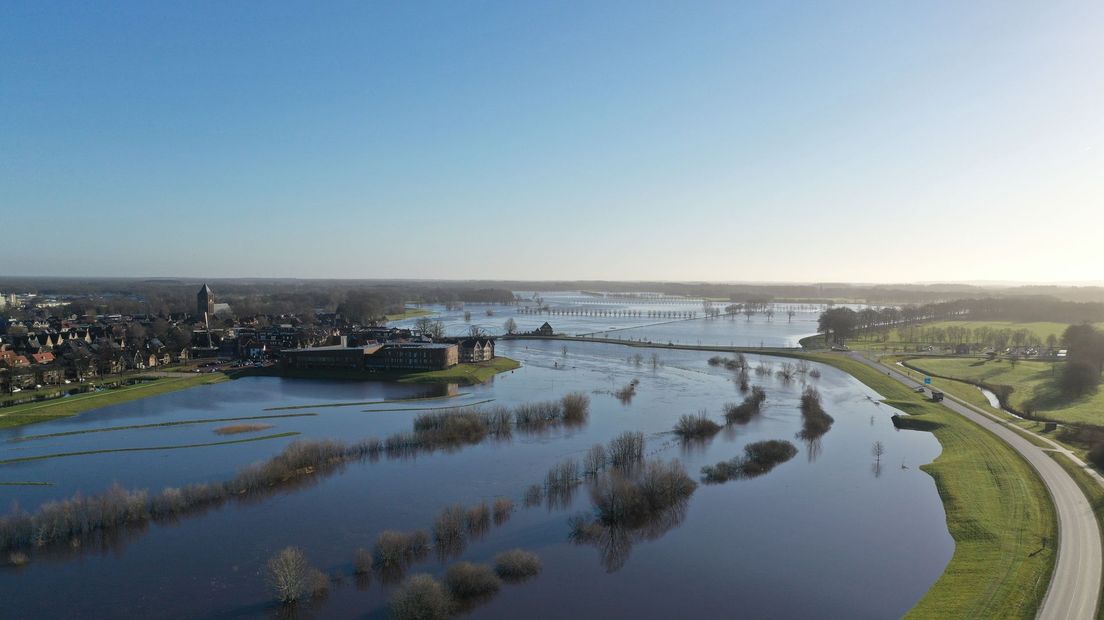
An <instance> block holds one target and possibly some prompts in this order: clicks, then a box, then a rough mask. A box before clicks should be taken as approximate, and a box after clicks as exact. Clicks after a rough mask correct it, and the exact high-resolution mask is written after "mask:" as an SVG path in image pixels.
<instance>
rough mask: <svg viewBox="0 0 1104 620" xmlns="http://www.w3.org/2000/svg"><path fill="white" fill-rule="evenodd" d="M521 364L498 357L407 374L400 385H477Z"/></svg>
mask: <svg viewBox="0 0 1104 620" xmlns="http://www.w3.org/2000/svg"><path fill="white" fill-rule="evenodd" d="M520 367H521V364H519V363H518V362H516V361H515V360H512V359H510V358H508V357H496V358H494V359H493V360H491V361H489V362H477V363H475V364H457V365H455V366H453V367H452V368H447V369H445V370H434V371H431V372H416V373H407V374H405V375H403V376H402V377H400V378H398V379H397V381H398V382H399V383H459V384H461V385H475V384H477V383H483V382H485V381H487V380H489V379H490V378H491V377H493V376H495V375H497V374H499V373H502V372H509V371H511V370H516V369H517V368H520Z"/></svg>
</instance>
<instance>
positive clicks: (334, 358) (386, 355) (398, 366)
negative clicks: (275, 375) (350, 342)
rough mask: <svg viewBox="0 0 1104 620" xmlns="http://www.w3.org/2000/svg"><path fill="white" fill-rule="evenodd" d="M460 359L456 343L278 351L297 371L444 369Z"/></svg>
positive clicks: (283, 361)
mask: <svg viewBox="0 0 1104 620" xmlns="http://www.w3.org/2000/svg"><path fill="white" fill-rule="evenodd" d="M459 360H460V355H459V347H458V346H457V345H455V344H450V343H434V342H394V343H386V344H369V345H363V346H354V347H349V346H344V345H333V346H327V347H310V348H306V349H285V350H283V351H281V352H280V364H281V365H282V366H283V367H284V368H289V369H296V370H331V369H340V370H364V371H381V370H444V369H446V368H450V367H452V366H455V365H456V364H457V363H458V362H459Z"/></svg>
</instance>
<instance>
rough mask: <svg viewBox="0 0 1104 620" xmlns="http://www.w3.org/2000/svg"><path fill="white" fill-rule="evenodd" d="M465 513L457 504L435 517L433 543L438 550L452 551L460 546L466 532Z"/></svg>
mask: <svg viewBox="0 0 1104 620" xmlns="http://www.w3.org/2000/svg"><path fill="white" fill-rule="evenodd" d="M466 520H467V513H466V512H465V511H464V507H463V506H461V505H459V504H457V505H455V506H449V507H448V508H445V509H444V510H442V511H441V514H439V515H437V519H436V520H435V521H434V522H433V542H434V544H435V545H437V547H438V548H439V549H453V548H456V547H457V546H462V545H463V542H464V532H465V530H466Z"/></svg>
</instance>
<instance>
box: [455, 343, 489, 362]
mask: <svg viewBox="0 0 1104 620" xmlns="http://www.w3.org/2000/svg"><path fill="white" fill-rule="evenodd" d="M448 342H453V343H455V344H456V346H457V348H458V356H459V360H460V363H461V364H470V363H473V362H489V361H491V360H493V359H494V356H495V353H494V351H495V341H494V339H493V338H454V339H449V340H448Z"/></svg>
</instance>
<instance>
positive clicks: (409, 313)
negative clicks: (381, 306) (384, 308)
mask: <svg viewBox="0 0 1104 620" xmlns="http://www.w3.org/2000/svg"><path fill="white" fill-rule="evenodd" d="M433 313H434V312H433V311H432V310H425V309H422V308H407V309H406V310H405V311H403V312H400V313H398V314H388V315H387V316H386V318H387V320H388V321H401V320H403V319H414V318H417V317H420V316H429V315H431V314H433Z"/></svg>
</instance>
